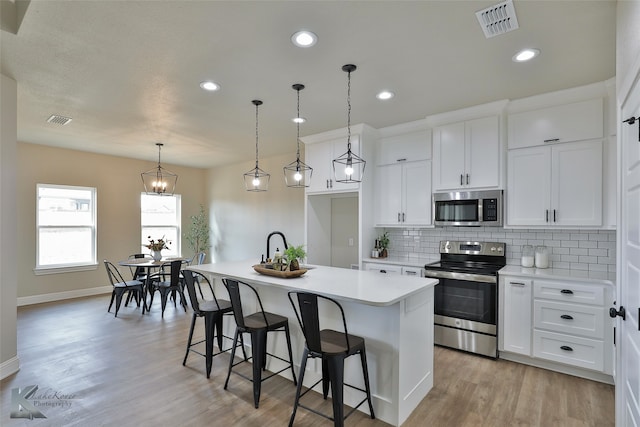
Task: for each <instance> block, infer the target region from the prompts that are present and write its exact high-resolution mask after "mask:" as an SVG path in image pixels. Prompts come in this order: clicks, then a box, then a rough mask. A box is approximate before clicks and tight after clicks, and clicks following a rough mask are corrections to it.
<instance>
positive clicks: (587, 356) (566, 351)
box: [533, 329, 604, 372]
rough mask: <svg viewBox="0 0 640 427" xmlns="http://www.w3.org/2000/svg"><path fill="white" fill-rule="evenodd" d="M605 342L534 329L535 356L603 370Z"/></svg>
mask: <svg viewBox="0 0 640 427" xmlns="http://www.w3.org/2000/svg"><path fill="white" fill-rule="evenodd" d="M603 349H604V344H603V342H602V341H599V340H592V339H588V338H580V337H574V336H571V335H563V334H557V333H554V332H546V331H539V330H537V329H536V330H534V332H533V356H534V357H538V358H540V359H547V360H552V361H554V362H560V363H566V364H568V365H573V366H578V367H580V368H585V369H592V370H594V371H600V372H602V371H603V369H604V351H603Z"/></svg>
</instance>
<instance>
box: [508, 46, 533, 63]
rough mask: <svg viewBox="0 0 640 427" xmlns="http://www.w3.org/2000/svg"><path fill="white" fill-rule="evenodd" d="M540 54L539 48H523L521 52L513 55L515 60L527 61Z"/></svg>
mask: <svg viewBox="0 0 640 427" xmlns="http://www.w3.org/2000/svg"><path fill="white" fill-rule="evenodd" d="M539 54H540V51H539V50H538V49H522V50H521V51H520V52H518V53H516V54H515V55H513V58H511V59H512V60H513V62H525V61H529V60H531V59H533V58H535V57H536V56H538V55H539Z"/></svg>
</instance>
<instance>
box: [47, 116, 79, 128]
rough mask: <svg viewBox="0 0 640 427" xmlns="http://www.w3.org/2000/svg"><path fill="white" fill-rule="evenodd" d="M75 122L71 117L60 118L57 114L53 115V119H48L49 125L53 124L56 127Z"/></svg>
mask: <svg viewBox="0 0 640 427" xmlns="http://www.w3.org/2000/svg"><path fill="white" fill-rule="evenodd" d="M71 120H73V119H72V118H71V117H64V116H58V115H57V114H53V115H52V116H51V117H49V118H48V119H47V122H48V123H53V124H54V125H61V126H64V125H66V124H69V122H71Z"/></svg>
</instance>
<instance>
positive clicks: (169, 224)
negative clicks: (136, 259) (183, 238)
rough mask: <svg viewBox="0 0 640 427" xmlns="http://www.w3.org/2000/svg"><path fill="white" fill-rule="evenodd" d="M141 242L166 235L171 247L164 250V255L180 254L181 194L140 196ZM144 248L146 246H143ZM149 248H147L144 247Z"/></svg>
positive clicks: (165, 237)
mask: <svg viewBox="0 0 640 427" xmlns="http://www.w3.org/2000/svg"><path fill="white" fill-rule="evenodd" d="M140 225H141V231H142V233H141V235H140V236H141V238H142V240H141V242H142V244H147V243H148V242H149V239H153V240H156V241H157V240H158V239H161V238H163V237H164V240H165V241H169V242H170V243H169V249H165V250H163V251H162V255H163V256H180V234H181V233H180V196H179V195H173V196H156V195H148V194H142V195H141V196H140ZM143 249H144V248H143ZM144 250H147V249H144Z"/></svg>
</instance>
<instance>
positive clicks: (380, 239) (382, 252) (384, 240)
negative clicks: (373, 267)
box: [378, 231, 389, 258]
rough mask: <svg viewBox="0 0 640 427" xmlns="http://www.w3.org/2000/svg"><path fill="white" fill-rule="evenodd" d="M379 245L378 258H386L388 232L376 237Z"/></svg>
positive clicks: (387, 253)
mask: <svg viewBox="0 0 640 427" xmlns="http://www.w3.org/2000/svg"><path fill="white" fill-rule="evenodd" d="M378 244H379V245H380V258H386V257H387V256H388V255H389V252H388V251H387V248H388V247H389V232H387V231H385V232H384V233H382V236H380V237H378Z"/></svg>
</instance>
